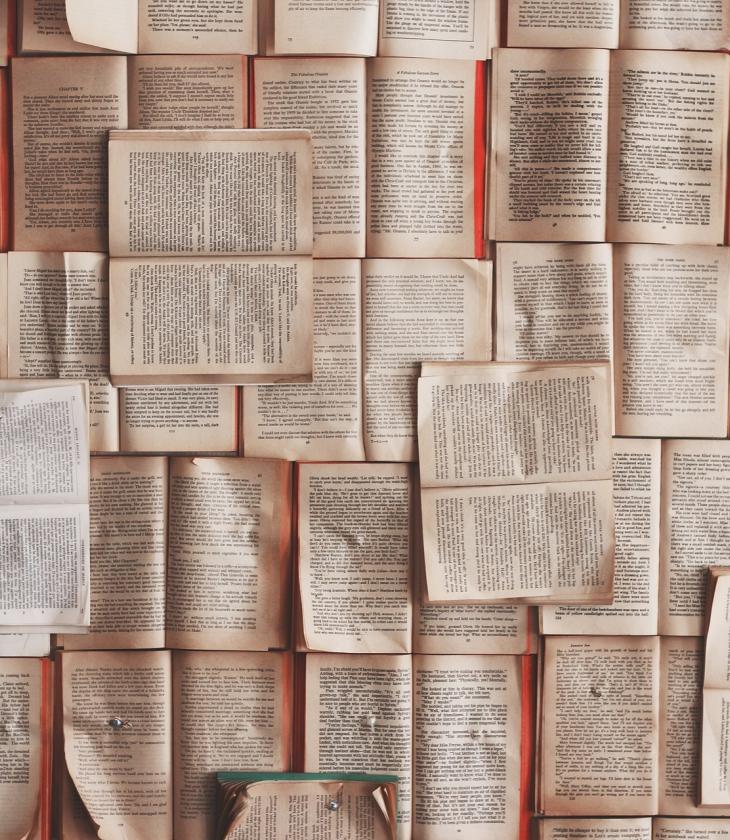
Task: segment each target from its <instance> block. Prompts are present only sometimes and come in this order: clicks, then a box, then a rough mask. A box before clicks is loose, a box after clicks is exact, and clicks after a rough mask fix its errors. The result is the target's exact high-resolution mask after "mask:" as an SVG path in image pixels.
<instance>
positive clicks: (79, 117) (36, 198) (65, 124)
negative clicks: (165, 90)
mask: <svg viewBox="0 0 730 840" xmlns="http://www.w3.org/2000/svg"><path fill="white" fill-rule="evenodd" d="M12 93H13V165H14V172H13V181H14V219H15V221H14V224H15V235H14V247H15V248H16V249H17V250H23V251H33V250H38V251H106V249H107V153H106V137H107V132H108V131H109V129H112V128H124V127H125V126H126V122H127V65H126V61H125V59H124V58H120V57H107V58H101V57H91V56H74V57H72V58H23V59H16V60H15V61H14V62H13V77H12Z"/></svg>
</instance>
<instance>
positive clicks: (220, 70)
mask: <svg viewBox="0 0 730 840" xmlns="http://www.w3.org/2000/svg"><path fill="white" fill-rule="evenodd" d="M128 72H129V127H130V128H141V129H157V130H167V129H209V128H246V126H247V125H248V114H247V104H248V103H247V100H248V90H247V65H246V59H245V58H242V57H241V56H237V55H184V56H181V55H172V56H164V55H140V56H131V57H130V58H129V59H128Z"/></svg>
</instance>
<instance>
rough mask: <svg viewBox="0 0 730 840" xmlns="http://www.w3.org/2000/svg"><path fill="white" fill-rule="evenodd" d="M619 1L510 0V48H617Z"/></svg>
mask: <svg viewBox="0 0 730 840" xmlns="http://www.w3.org/2000/svg"><path fill="white" fill-rule="evenodd" d="M619 5H620V0H597V2H594V3H584V2H580V0H558V2H551V0H513V2H511V3H510V4H509V13H508V16H507V45H508V46H510V47H592V48H603V49H615V48H616V47H618V34H619Z"/></svg>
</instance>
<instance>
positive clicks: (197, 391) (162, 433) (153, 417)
mask: <svg viewBox="0 0 730 840" xmlns="http://www.w3.org/2000/svg"><path fill="white" fill-rule="evenodd" d="M236 422H237V409H236V388H235V387H232V386H229V385H221V386H214V385H210V386H208V385H200V386H196V387H185V386H175V385H170V386H167V387H165V386H163V387H160V386H157V387H155V388H123V389H121V390H120V392H119V426H120V428H119V440H120V449H121V450H122V452H235V451H236V448H237V440H236V437H237V435H236V431H237V430H236Z"/></svg>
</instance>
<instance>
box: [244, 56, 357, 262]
mask: <svg viewBox="0 0 730 840" xmlns="http://www.w3.org/2000/svg"><path fill="white" fill-rule="evenodd" d="M253 78H254V93H253V101H254V106H255V111H254V124H255V126H256V128H271V129H286V128H305V129H307V130H309V131H311V133H312V153H313V164H312V176H313V184H312V223H313V228H314V246H313V251H312V253H313V254H314V256H315V257H319V258H325V257H364V256H365V113H366V106H365V60H364V59H362V58H291V57H290V58H279V59H274V58H272V59H265V60H264V59H257V60H256V61H254V65H253Z"/></svg>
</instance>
